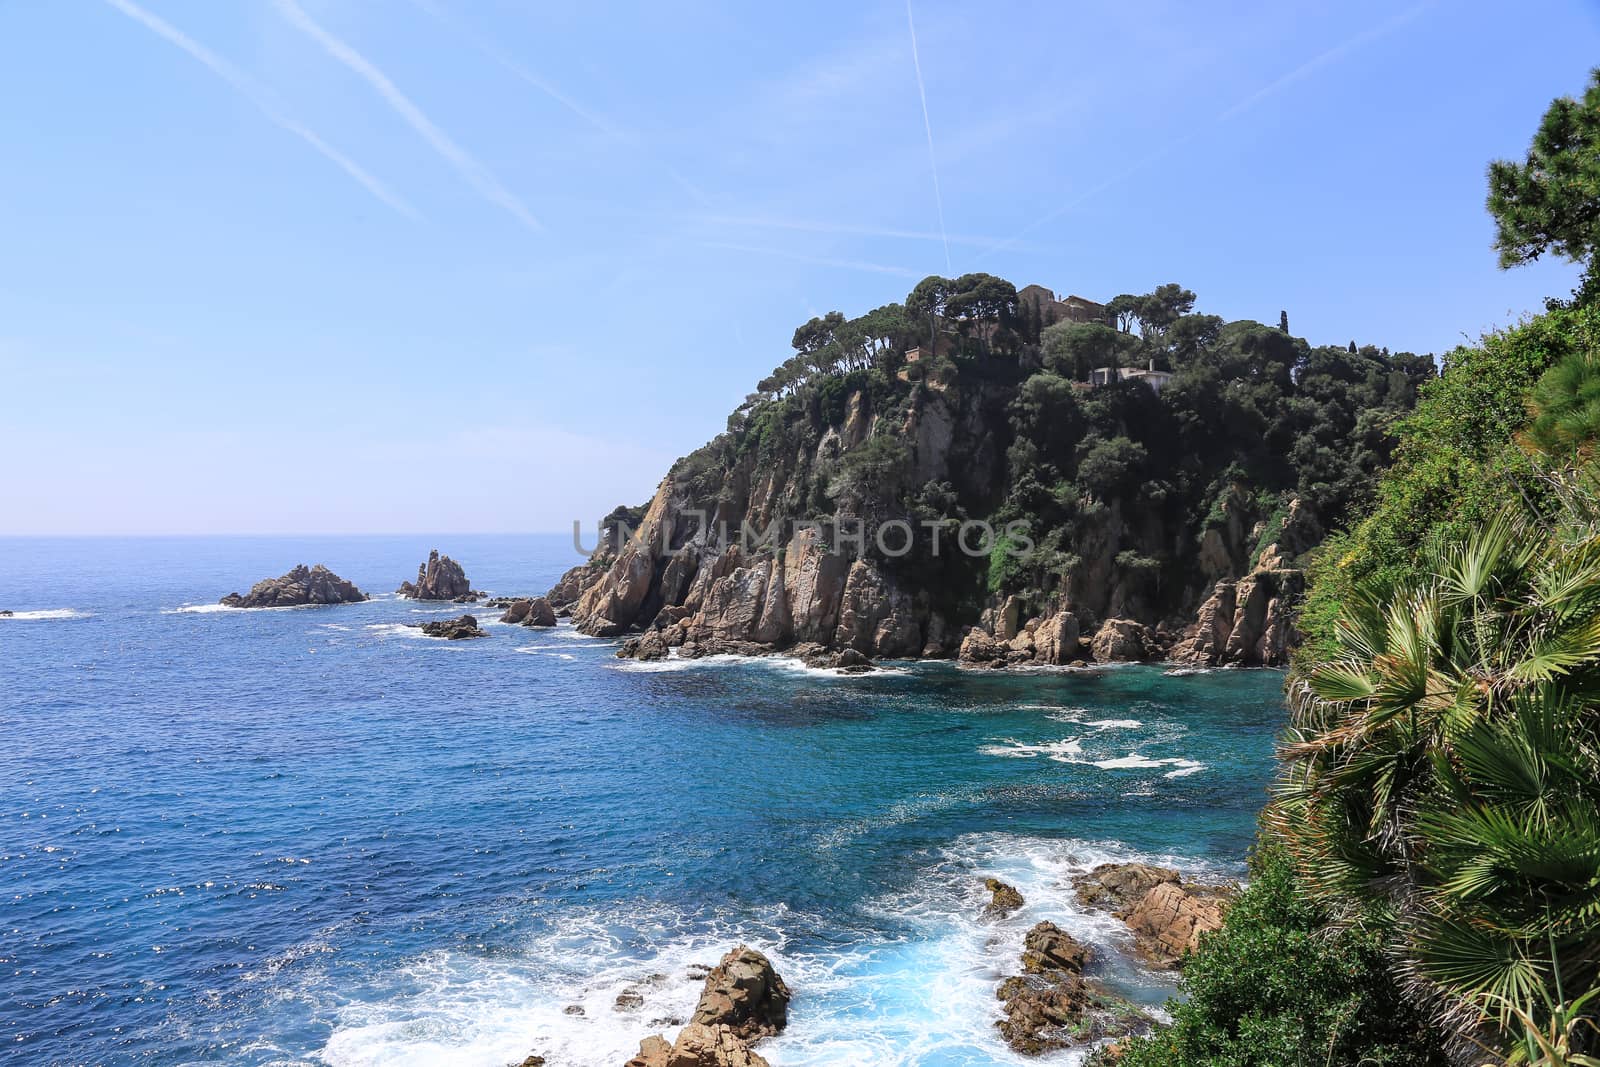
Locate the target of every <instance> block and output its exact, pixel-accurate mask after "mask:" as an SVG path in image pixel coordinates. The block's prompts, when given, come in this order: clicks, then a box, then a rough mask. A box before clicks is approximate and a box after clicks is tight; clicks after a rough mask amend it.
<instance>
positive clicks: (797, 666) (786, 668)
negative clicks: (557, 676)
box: [611, 648, 911, 678]
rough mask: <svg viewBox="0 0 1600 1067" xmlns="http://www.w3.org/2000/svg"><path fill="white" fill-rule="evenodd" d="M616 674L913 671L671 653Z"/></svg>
mask: <svg viewBox="0 0 1600 1067" xmlns="http://www.w3.org/2000/svg"><path fill="white" fill-rule="evenodd" d="M611 667H612V668H613V669H614V670H619V671H631V672H635V673H639V674H663V673H670V672H672V671H704V670H720V669H723V668H727V667H765V668H767V669H768V670H774V671H783V672H785V673H788V674H803V675H807V676H809V677H812V678H884V677H894V676H896V675H906V674H910V673H911V671H910V670H909V669H908V668H906V667H902V666H895V667H884V666H879V667H878V668H877V669H876V670H871V671H860V672H852V671H846V670H842V669H839V668H834V667H813V666H811V665H809V664H807V663H806V662H805V661H804V660H800V659H796V658H795V657H793V656H736V655H732V654H719V655H715V656H698V657H693V658H691V657H687V656H680V655H678V650H677V649H675V648H674V649H669V650H668V656H667V658H666V659H656V660H639V659H625V660H618V661H617V662H615V663H613V664H611Z"/></svg>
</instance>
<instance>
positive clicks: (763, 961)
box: [680, 945, 789, 1041]
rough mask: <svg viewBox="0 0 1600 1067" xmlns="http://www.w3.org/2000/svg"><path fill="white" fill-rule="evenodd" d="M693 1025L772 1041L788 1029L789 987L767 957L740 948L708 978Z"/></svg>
mask: <svg viewBox="0 0 1600 1067" xmlns="http://www.w3.org/2000/svg"><path fill="white" fill-rule="evenodd" d="M690 1021H691V1022H692V1023H696V1024H699V1025H702V1026H726V1027H729V1028H731V1029H732V1030H733V1032H734V1033H735V1034H736V1035H738V1036H739V1037H741V1038H743V1039H745V1040H747V1041H749V1040H754V1039H756V1038H759V1037H770V1036H771V1035H773V1034H776V1033H778V1032H779V1031H780V1030H782V1029H783V1028H784V1027H785V1026H786V1025H788V1022H789V987H788V986H787V985H785V984H784V981H783V979H782V978H781V977H779V975H778V972H777V971H775V970H773V967H772V962H771V961H770V960H768V959H767V957H766V956H764V955H762V954H761V953H759V952H757V951H756V950H755V949H753V948H747V947H746V946H744V945H740V946H739V947H738V948H736V949H734V950H733V951H732V952H729V953H728V954H727V955H726V956H724V957H722V960H721V961H720V962H719V963H718V964H717V965H716V966H715V967H713V968H712V969H711V973H710V974H709V975H707V976H706V984H705V989H704V990H703V991H702V992H701V994H700V1003H699V1004H698V1005H697V1006H696V1007H695V1010H694V1017H693V1019H691V1020H690ZM680 1040H681V1039H680Z"/></svg>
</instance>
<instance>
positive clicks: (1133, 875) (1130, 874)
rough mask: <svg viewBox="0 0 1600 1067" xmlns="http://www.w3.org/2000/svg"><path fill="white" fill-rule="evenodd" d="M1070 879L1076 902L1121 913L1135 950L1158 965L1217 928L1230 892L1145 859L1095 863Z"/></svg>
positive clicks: (1172, 961) (1168, 963)
mask: <svg viewBox="0 0 1600 1067" xmlns="http://www.w3.org/2000/svg"><path fill="white" fill-rule="evenodd" d="M1072 884H1073V887H1074V889H1075V891H1076V895H1077V898H1078V902H1079V903H1080V904H1084V905H1086V906H1089V907H1093V908H1097V909H1100V910H1103V911H1109V912H1111V913H1112V914H1113V915H1115V916H1116V917H1117V918H1119V919H1121V920H1122V921H1123V922H1124V923H1126V924H1127V926H1128V929H1129V930H1131V931H1132V932H1133V939H1134V946H1135V948H1136V950H1137V951H1138V953H1139V955H1140V956H1142V957H1143V958H1144V959H1145V961H1146V962H1148V963H1150V964H1152V965H1154V966H1156V967H1163V968H1172V967H1177V966H1178V965H1179V964H1180V963H1182V961H1183V958H1184V957H1185V956H1187V955H1188V954H1189V953H1191V952H1193V951H1194V950H1195V949H1196V948H1198V947H1199V945H1200V937H1201V935H1203V934H1206V933H1209V932H1210V931H1212V930H1216V929H1219V928H1221V926H1222V918H1223V914H1224V912H1225V911H1226V910H1227V906H1228V901H1229V900H1230V899H1231V897H1232V892H1231V890H1229V889H1227V888H1226V887H1220V886H1205V885H1196V884H1193V883H1188V882H1185V881H1184V879H1183V876H1182V875H1180V874H1179V873H1178V872H1177V871H1175V870H1172V869H1171V868H1169V867H1156V866H1152V865H1150V864H1146V863H1105V864H1101V865H1100V866H1098V867H1096V868H1094V870H1092V871H1089V872H1087V873H1086V874H1081V875H1079V876H1078V877H1076V878H1074V879H1073V883H1072Z"/></svg>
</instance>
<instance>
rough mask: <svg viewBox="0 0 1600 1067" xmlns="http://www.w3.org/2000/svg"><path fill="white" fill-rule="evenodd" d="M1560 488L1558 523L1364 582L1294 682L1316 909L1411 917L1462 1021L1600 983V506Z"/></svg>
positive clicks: (1493, 527)
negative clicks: (1331, 637)
mask: <svg viewBox="0 0 1600 1067" xmlns="http://www.w3.org/2000/svg"><path fill="white" fill-rule="evenodd" d="M1549 474H1550V476H1551V479H1552V481H1553V483H1554V484H1555V485H1557V486H1558V490H1557V491H1558V493H1559V495H1560V497H1561V507H1560V508H1559V509H1558V510H1554V511H1549V512H1544V511H1540V510H1533V511H1524V510H1523V509H1522V508H1513V509H1508V510H1507V511H1506V512H1505V513H1504V514H1502V515H1501V516H1498V517H1496V518H1495V519H1493V520H1492V521H1490V522H1488V523H1485V524H1484V525H1482V526H1480V527H1479V528H1478V529H1476V530H1474V531H1473V532H1472V533H1471V534H1470V535H1469V536H1467V537H1465V538H1463V539H1462V540H1460V541H1458V542H1455V543H1451V544H1447V545H1443V546H1439V547H1436V548H1432V549H1430V550H1428V551H1425V552H1424V553H1422V555H1421V557H1420V560H1419V564H1420V565H1419V567H1418V571H1419V573H1418V575H1417V576H1416V577H1414V578H1413V579H1412V580H1410V581H1408V582H1406V583H1404V584H1402V585H1399V586H1391V585H1388V584H1387V583H1385V582H1384V581H1383V580H1382V578H1381V576H1373V577H1371V578H1368V579H1367V580H1366V581H1364V582H1360V583H1357V584H1356V585H1355V586H1354V587H1353V588H1352V589H1351V595H1350V597H1349V599H1348V601H1347V602H1346V604H1345V609H1344V611H1343V612H1342V613H1341V615H1340V617H1339V620H1338V626H1337V629H1336V636H1335V649H1334V650H1333V652H1332V654H1331V655H1329V656H1328V657H1327V658H1325V659H1324V660H1323V661H1321V662H1319V663H1316V664H1314V665H1311V666H1310V667H1309V668H1308V669H1307V670H1306V672H1305V673H1304V674H1303V676H1302V677H1301V678H1298V679H1296V680H1294V681H1292V682H1291V687H1290V691H1291V693H1292V694H1294V709H1293V724H1292V727H1291V730H1290V733H1289V735H1288V738H1287V741H1286V743H1285V745H1284V748H1283V753H1282V754H1283V756H1284V758H1285V759H1286V760H1287V761H1288V767H1287V771H1286V774H1285V777H1284V780H1283V781H1282V782H1281V783H1280V786H1279V788H1278V795H1277V798H1276V800H1275V802H1274V804H1273V806H1272V808H1271V809H1270V824H1271V825H1272V827H1273V828H1274V829H1275V830H1276V831H1277V833H1278V835H1279V836H1280V838H1281V839H1282V840H1284V841H1285V842H1286V843H1287V845H1288V847H1289V849H1290V851H1291V852H1292V854H1293V855H1294V857H1295V860H1296V862H1297V865H1298V869H1299V870H1300V872H1301V873H1302V875H1303V876H1304V878H1305V881H1306V885H1307V888H1308V890H1309V891H1310V892H1311V893H1312V894H1313V895H1315V896H1317V897H1318V898H1319V899H1321V900H1323V901H1325V902H1326V903H1327V904H1328V905H1329V906H1330V907H1331V908H1335V909H1343V910H1352V909H1361V910H1366V911H1373V910H1376V911H1378V912H1379V913H1381V914H1383V915H1386V916H1389V917H1392V923H1391V926H1390V929H1389V933H1388V936H1389V940H1390V941H1391V950H1392V951H1393V952H1394V953H1396V954H1397V955H1399V956H1401V957H1403V958H1405V959H1407V960H1408V961H1410V962H1411V965H1412V966H1413V967H1414V968H1415V970H1416V971H1417V972H1418V973H1419V974H1421V975H1422V976H1424V977H1425V978H1427V979H1428V980H1430V981H1431V982H1432V983H1434V984H1435V986H1436V987H1437V988H1438V990H1439V991H1440V995H1441V997H1442V998H1443V1001H1444V1007H1443V1009H1442V1010H1444V1011H1447V1012H1449V1013H1451V1014H1453V1015H1455V1016H1458V1017H1459V1016H1460V1015H1462V1014H1463V1013H1464V1012H1465V1013H1472V1012H1478V1013H1482V1015H1483V1016H1484V1017H1485V1018H1488V1017H1490V1016H1491V1015H1496V1016H1498V1018H1499V1021H1500V1023H1501V1024H1502V1025H1505V1026H1508V1027H1510V1026H1511V1025H1512V1020H1513V1018H1515V1017H1520V1016H1526V1017H1528V1018H1531V1019H1533V1020H1535V1021H1536V1023H1537V1024H1538V1025H1539V1026H1541V1027H1542V1026H1543V1025H1544V1023H1546V1022H1548V1021H1549V1019H1548V1013H1549V1012H1550V1011H1551V1010H1553V1008H1554V1009H1559V1010H1561V1011H1563V1012H1565V1011H1566V1007H1565V1006H1566V1005H1567V1003H1568V1001H1567V998H1568V997H1569V996H1577V995H1579V994H1581V993H1584V992H1586V991H1587V990H1590V989H1593V988H1595V987H1596V986H1597V984H1600V959H1597V958H1596V953H1595V946H1596V945H1597V944H1600V814H1597V813H1600V744H1597V742H1600V724H1597V721H1596V719H1595V715H1594V709H1595V707H1596V699H1597V694H1600V497H1597V495H1596V493H1595V486H1596V483H1595V481H1594V478H1593V476H1592V474H1589V473H1585V474H1581V475H1580V474H1574V473H1573V471H1572V470H1571V469H1567V470H1564V471H1553V472H1549ZM1564 991H1565V992H1564ZM1594 1008H1595V1009H1596V1010H1593V1011H1591V1012H1590V1014H1589V1015H1588V1016H1587V1017H1588V1018H1589V1020H1590V1021H1591V1022H1595V1023H1597V1024H1600V1004H1596V1005H1594ZM1510 1039H1511V1034H1510V1033H1509V1032H1508V1033H1507V1034H1506V1035H1505V1036H1503V1037H1502V1038H1501V1039H1500V1042H1501V1043H1502V1044H1509V1042H1510ZM1596 1039H1600V1029H1594V1030H1593V1032H1592V1033H1589V1034H1582V1035H1579V1036H1578V1037H1577V1038H1576V1039H1575V1040H1576V1044H1575V1051H1577V1052H1580V1053H1581V1052H1596V1051H1600V1040H1596ZM1507 1051H1509V1049H1508V1050H1507Z"/></svg>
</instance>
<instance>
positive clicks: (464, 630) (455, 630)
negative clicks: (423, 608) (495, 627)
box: [412, 615, 489, 641]
mask: <svg viewBox="0 0 1600 1067" xmlns="http://www.w3.org/2000/svg"><path fill="white" fill-rule="evenodd" d="M412 625H414V626H416V627H417V628H418V629H419V630H421V631H422V632H423V633H424V634H426V635H427V636H429V637H442V638H444V639H445V640H447V641H464V640H466V639H467V638H469V637H488V636H489V635H488V633H486V632H485V631H483V630H481V629H479V628H478V620H477V619H475V618H473V617H472V616H471V615H462V616H460V617H459V618H455V619H439V620H437V621H434V622H419V623H413V624H412Z"/></svg>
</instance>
